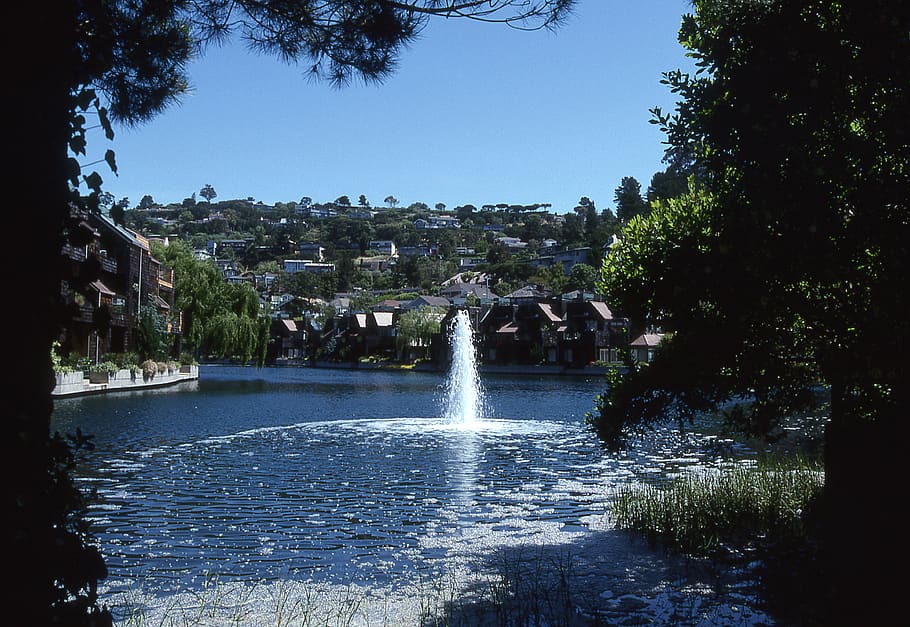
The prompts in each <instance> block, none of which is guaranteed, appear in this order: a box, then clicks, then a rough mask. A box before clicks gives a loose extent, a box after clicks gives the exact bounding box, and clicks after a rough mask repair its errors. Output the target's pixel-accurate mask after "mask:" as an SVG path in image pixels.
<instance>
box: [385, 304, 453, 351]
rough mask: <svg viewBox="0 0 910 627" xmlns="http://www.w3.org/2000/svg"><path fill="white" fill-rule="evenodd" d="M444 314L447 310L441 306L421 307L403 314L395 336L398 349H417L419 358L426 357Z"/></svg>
mask: <svg viewBox="0 0 910 627" xmlns="http://www.w3.org/2000/svg"><path fill="white" fill-rule="evenodd" d="M444 315H445V310H444V309H442V308H439V307H420V308H419V309H410V310H408V311H406V312H404V313H403V314H401V316H399V318H398V332H397V334H396V336H395V341H396V343H397V345H398V350H399V351H400V352H402V353H403V352H405V351H415V352H416V353H417V354H418V355H419V358H426V357H427V355H428V354H429V350H430V346H431V345H432V341H433V337H434V336H435V335H438V334H439V330H440V323H441V320H442V318H443V316H444Z"/></svg>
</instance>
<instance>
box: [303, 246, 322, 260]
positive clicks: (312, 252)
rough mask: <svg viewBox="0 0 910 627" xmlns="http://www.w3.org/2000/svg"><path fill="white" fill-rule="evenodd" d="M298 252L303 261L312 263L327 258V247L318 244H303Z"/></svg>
mask: <svg viewBox="0 0 910 627" xmlns="http://www.w3.org/2000/svg"><path fill="white" fill-rule="evenodd" d="M297 252H298V253H299V254H300V258H301V259H309V260H310V261H322V260H323V259H324V258H325V247H323V246H321V245H320V244H318V243H316V242H301V243H300V244H299V245H298V246H297Z"/></svg>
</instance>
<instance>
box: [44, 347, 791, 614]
mask: <svg viewBox="0 0 910 627" xmlns="http://www.w3.org/2000/svg"><path fill="white" fill-rule="evenodd" d="M444 384H445V376H444V375H441V374H435V373H428V372H387V371H372V370H363V371H351V370H331V369H321V368H263V369H255V368H243V367H230V366H207V365H206V366H202V367H201V368H200V377H199V380H198V381H196V382H191V383H185V384H180V386H178V387H174V388H170V389H166V390H155V391H145V392H123V393H116V394H109V395H105V396H86V397H77V398H67V399H60V400H57V401H55V413H54V420H53V424H52V427H53V428H54V429H55V430H59V431H61V432H73V431H74V430H75V429H76V428H77V427H78V428H81V429H82V431H83V432H85V433H89V434H92V435H94V438H95V439H94V442H95V445H96V448H95V450H94V451H93V452H92V453H90V454H89V457H88V458H87V459H86V460H85V462H84V463H83V464H82V465H81V466H80V468H79V471H78V481H79V483H80V485H83V486H85V487H90V488H94V489H95V490H97V499H95V500H94V501H93V502H92V505H91V508H90V511H89V518H90V521H91V523H92V528H93V531H94V533H95V536H96V538H97V540H98V542H99V544H100V547H101V550H102V552H103V554H104V556H105V560H106V562H107V564H108V568H109V570H110V576H109V578H108V580H106V581H105V583H104V602H105V603H107V604H108V605H110V606H111V607H112V608H113V609H114V611H115V617H116V619H117V620H118V622H119V623H120V624H160V623H161V622H162V620H164V619H163V618H162V617H165V618H166V619H167V620H170V621H171V622H172V623H174V624H197V625H209V624H211V625H218V624H226V623H229V622H230V623H232V624H242V625H259V624H263V625H265V624H271V625H275V624H276V623H277V624H329V625H336V624H338V625H340V624H351V625H359V624H363V625H423V624H438V623H442V622H446V623H448V624H465V625H480V624H507V625H512V624H515V625H517V624H537V623H546V624H551V625H557V624H579V625H584V624H597V623H598V621H600V623H601V624H602V623H609V624H614V622H615V621H619V620H625V619H634V620H639V619H640V620H641V621H643V622H649V623H651V624H655V623H656V624H676V625H679V624H686V625H699V624H705V625H708V624H736V625H739V624H743V625H745V624H749V625H752V624H771V623H773V621H772V620H771V619H770V618H769V617H768V616H765V615H764V614H763V613H762V611H761V609H760V607H759V606H758V603H757V602H756V601H755V599H754V598H753V596H752V594H751V592H750V590H751V584H752V583H754V582H752V581H751V578H750V574H749V573H748V572H739V571H735V572H724V573H720V574H718V573H717V572H716V571H715V570H712V569H706V568H702V567H700V566H699V565H698V564H694V563H692V562H686V561H684V560H679V559H674V558H671V557H669V556H666V555H664V554H663V553H660V552H656V551H653V550H652V549H651V548H650V547H648V546H647V545H646V544H644V543H642V542H641V541H640V540H638V539H636V538H635V537H633V536H630V535H627V534H625V533H622V532H618V531H616V530H615V529H613V527H612V523H611V519H610V495H611V493H612V491H613V490H614V489H615V487H616V486H618V485H620V484H622V483H624V482H629V481H653V480H655V479H659V478H662V477H668V476H673V475H674V474H676V473H679V472H682V471H684V470H687V469H695V468H701V467H708V466H714V465H718V464H726V463H731V461H732V460H735V459H737V458H738V457H740V456H742V455H743V453H744V451H743V450H742V449H740V448H739V447H737V446H736V445H735V444H734V443H733V442H732V441H729V440H725V439H723V438H719V437H717V436H714V435H709V434H703V433H698V432H697V431H693V432H688V433H685V434H680V433H677V432H675V431H674V430H671V429H660V430H655V431H653V432H648V433H646V434H643V435H642V436H640V437H636V438H634V439H633V440H632V441H631V442H630V446H629V447H628V449H627V450H625V451H623V452H621V453H611V452H608V451H606V450H605V449H604V448H602V447H601V445H600V443H599V442H598V440H597V438H596V436H595V435H594V433H593V432H592V431H591V430H590V429H589V428H588V427H587V426H586V425H585V423H584V415H585V412H587V411H589V410H591V409H592V407H593V405H594V396H595V395H596V394H598V393H599V392H600V391H602V387H603V382H602V381H601V380H600V379H598V378H596V377H595V378H590V379H585V378H573V377H552V378H540V377H521V376H514V377H495V376H490V377H486V378H485V379H484V380H483V387H484V398H485V400H486V407H487V410H486V415H485V417H484V418H483V420H480V421H478V422H477V423H474V424H471V425H463V424H458V423H451V422H449V421H447V420H446V419H444V418H443V417H442V416H443V415H444V414H445V411H444V407H443V405H444ZM203 610H206V611H203ZM277 614H280V615H281V616H282V617H283V619H282V620H284V619H287V623H281V621H280V620H278V621H276V615H277ZM137 616H138V617H141V618H142V619H143V620H145V621H146V622H144V623H143V622H137V618H136V617H137ZM175 617H176V618H175ZM164 624H167V623H166V622H165V623H164Z"/></svg>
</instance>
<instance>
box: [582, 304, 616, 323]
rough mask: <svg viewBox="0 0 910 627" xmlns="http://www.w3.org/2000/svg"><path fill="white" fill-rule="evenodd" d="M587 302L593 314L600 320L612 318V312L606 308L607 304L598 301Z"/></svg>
mask: <svg viewBox="0 0 910 627" xmlns="http://www.w3.org/2000/svg"><path fill="white" fill-rule="evenodd" d="M588 302H589V303H590V304H591V307H593V308H594V312H595V313H596V314H597V315H598V316H600V318H601V320H611V319H612V318H613V312H612V311H610V308H609V307H607V303H605V302H603V301H600V300H591V301H588Z"/></svg>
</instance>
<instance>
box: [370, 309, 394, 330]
mask: <svg viewBox="0 0 910 627" xmlns="http://www.w3.org/2000/svg"><path fill="white" fill-rule="evenodd" d="M372 315H373V319H374V320H375V321H376V326H377V327H390V326H392V320H394V318H395V314H394V313H392V312H391V311H374V312H372Z"/></svg>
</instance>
